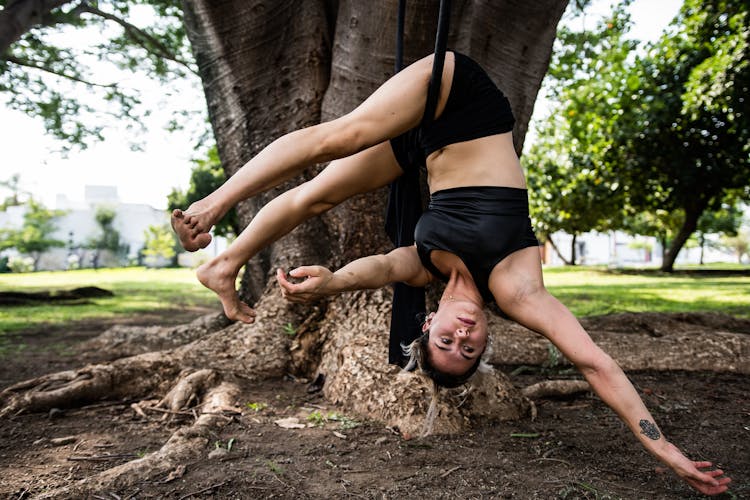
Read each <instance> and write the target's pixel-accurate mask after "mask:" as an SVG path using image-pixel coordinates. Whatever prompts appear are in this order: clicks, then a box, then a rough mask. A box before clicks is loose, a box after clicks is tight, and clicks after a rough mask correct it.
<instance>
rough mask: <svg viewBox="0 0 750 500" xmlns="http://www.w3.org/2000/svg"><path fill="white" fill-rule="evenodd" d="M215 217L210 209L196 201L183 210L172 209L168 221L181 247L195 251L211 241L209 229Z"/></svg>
mask: <svg viewBox="0 0 750 500" xmlns="http://www.w3.org/2000/svg"><path fill="white" fill-rule="evenodd" d="M215 219H216V217H215V215H214V214H213V213H212V211H211V210H209V209H207V208H205V207H203V206H202V205H201V203H200V202H196V203H193V204H192V205H190V207H189V208H188V209H187V210H185V211H182V210H179V209H175V210H173V211H172V218H171V221H170V222H171V224H172V229H173V230H174V232H175V233H177V237H178V238H179V239H180V244H181V245H182V247H183V248H184V249H185V250H187V251H188V252H195V251H196V250H199V249H201V248H206V247H207V246H208V244H209V243H211V235H210V234H209V231H210V230H211V227H212V226H213V225H214V222H215Z"/></svg>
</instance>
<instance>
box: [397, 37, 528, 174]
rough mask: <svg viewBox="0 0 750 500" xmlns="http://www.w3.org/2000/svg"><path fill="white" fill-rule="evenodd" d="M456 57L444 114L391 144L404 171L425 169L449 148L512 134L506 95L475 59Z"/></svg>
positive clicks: (513, 121)
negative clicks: (428, 160) (431, 158)
mask: <svg viewBox="0 0 750 500" xmlns="http://www.w3.org/2000/svg"><path fill="white" fill-rule="evenodd" d="M453 54H454V60H455V65H454V69H453V83H452V84H451V90H450V94H449V95H448V100H447V102H446V104H445V109H444V110H443V113H442V114H441V115H440V117H439V118H437V119H436V120H433V121H432V122H431V123H430V124H429V125H427V126H426V127H424V128H420V127H419V126H418V127H415V128H413V129H411V130H409V131H407V132H405V133H404V134H401V135H400V136H398V137H395V138H393V139H392V140H391V147H392V148H393V153H394V155H395V156H396V160H398V163H399V165H401V168H403V169H404V170H408V169H410V168H414V167H417V166H419V167H424V166H425V160H426V158H427V157H428V156H429V155H430V154H431V153H432V152H433V151H437V150H438V149H440V148H442V147H445V146H448V145H450V144H455V143H457V142H463V141H469V140H472V139H478V138H480V137H487V136H490V135H495V134H503V133H505V132H510V131H511V130H513V124H514V123H515V119H514V117H513V112H512V111H511V109H510V103H509V102H508V99H507V98H506V97H505V95H504V94H503V93H502V92H501V91H500V89H498V88H497V86H496V85H495V84H494V83H493V82H492V80H491V79H490V77H489V75H487V73H486V72H485V71H484V70H483V69H482V67H481V66H479V64H477V63H476V62H475V61H474V60H473V59H471V58H469V57H468V56H465V55H463V54H460V53H458V52H454V53H453Z"/></svg>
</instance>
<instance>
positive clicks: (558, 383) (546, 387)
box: [521, 380, 591, 398]
mask: <svg viewBox="0 0 750 500" xmlns="http://www.w3.org/2000/svg"><path fill="white" fill-rule="evenodd" d="M590 390H591V386H590V385H589V383H588V382H586V381H585V380H545V381H543V382H538V383H536V384H533V385H530V386H528V387H524V389H523V390H522V391H521V392H522V393H523V395H524V396H526V397H527V398H546V397H550V396H553V397H565V396H572V395H573V394H578V393H579V392H587V391H590Z"/></svg>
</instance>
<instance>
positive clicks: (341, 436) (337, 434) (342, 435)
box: [333, 431, 346, 439]
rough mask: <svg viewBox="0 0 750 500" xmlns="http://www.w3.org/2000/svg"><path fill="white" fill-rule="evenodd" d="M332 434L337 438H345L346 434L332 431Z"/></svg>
mask: <svg viewBox="0 0 750 500" xmlns="http://www.w3.org/2000/svg"><path fill="white" fill-rule="evenodd" d="M333 435H334V436H336V437H337V438H341V439H346V434H341V433H340V432H336V431H333Z"/></svg>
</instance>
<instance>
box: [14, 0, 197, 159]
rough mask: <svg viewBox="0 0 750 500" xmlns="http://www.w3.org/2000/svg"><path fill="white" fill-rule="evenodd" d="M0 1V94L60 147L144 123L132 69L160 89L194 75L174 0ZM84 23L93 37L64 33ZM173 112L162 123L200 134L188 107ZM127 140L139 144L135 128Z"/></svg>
mask: <svg viewBox="0 0 750 500" xmlns="http://www.w3.org/2000/svg"><path fill="white" fill-rule="evenodd" d="M0 6H1V7H3V10H0V96H1V97H2V98H3V100H4V102H5V104H6V105H8V106H9V107H11V108H13V109H17V110H19V111H22V112H24V113H26V114H27V115H29V116H33V117H37V118H39V119H41V120H42V122H43V123H44V126H45V128H46V130H47V133H49V134H50V135H52V136H54V137H57V138H58V139H61V141H60V142H59V144H60V146H61V149H62V150H63V151H66V150H69V149H70V148H73V147H76V148H86V147H87V146H88V145H90V144H91V143H92V142H95V141H101V140H103V139H104V133H105V129H107V128H108V127H111V126H112V125H114V126H116V127H117V128H118V129H121V128H123V126H124V127H126V128H128V129H131V130H133V131H134V132H138V131H143V130H144V128H143V127H144V124H143V118H144V117H145V116H148V115H149V114H150V109H148V108H147V107H145V106H144V105H143V103H142V102H141V93H140V91H139V90H138V89H137V88H133V87H130V86H128V85H127V84H125V83H123V81H127V80H129V78H125V77H127V76H128V75H130V74H132V73H133V72H137V73H139V74H142V75H146V76H148V77H149V78H153V79H155V80H157V81H158V82H160V83H162V85H164V87H165V92H168V91H169V90H168V89H169V88H170V85H169V84H170V83H172V82H176V81H185V78H186V77H190V76H192V77H193V81H194V82H195V83H197V81H198V79H197V78H196V73H195V72H196V70H195V65H194V63H193V59H192V55H191V53H190V47H189V44H188V42H187V38H186V36H185V28H184V25H183V23H182V21H181V20H182V8H181V2H180V1H179V0H146V1H135V0H132V1H119V0H101V1H97V2H90V1H87V0H49V1H24V0H0ZM133 17H136V18H137V19H138V22H137V23H136V22H135V21H133V20H132V19H131V18H133ZM136 24H138V25H136ZM86 29H89V30H91V31H92V33H96V34H97V35H96V36H98V42H97V43H95V44H91V45H89V46H86V47H81V46H76V45H74V44H73V43H71V40H70V39H72V38H75V37H67V36H65V35H66V34H68V33H70V32H71V31H73V30H86ZM178 114H179V115H184V116H182V118H183V119H181V120H178V119H177V118H176V117H175V118H174V119H173V121H172V122H171V123H169V124H165V126H168V127H173V128H177V127H181V126H183V125H184V124H185V123H195V124H197V126H198V128H197V129H196V132H197V133H204V134H205V132H206V130H205V126H204V122H203V120H202V119H198V120H195V119H192V120H187V119H185V118H186V117H187V116H189V115H193V114H194V113H191V112H189V111H188V110H183V111H182V112H180V113H178ZM112 117H116V118H117V119H116V120H112ZM193 118H195V117H193ZM120 140H122V138H121V137H120ZM131 140H132V143H131V146H132V147H134V148H137V147H138V143H137V140H136V136H135V134H134V135H133V136H132V138H131Z"/></svg>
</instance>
